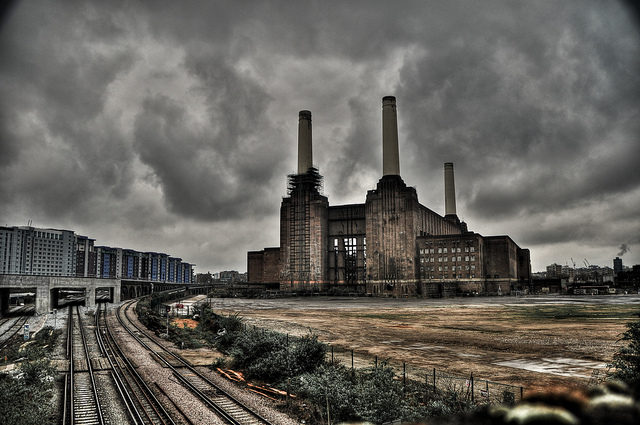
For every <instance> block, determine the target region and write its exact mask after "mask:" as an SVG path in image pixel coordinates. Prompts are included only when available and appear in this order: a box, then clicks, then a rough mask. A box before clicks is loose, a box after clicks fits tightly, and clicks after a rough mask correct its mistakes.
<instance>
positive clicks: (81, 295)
mask: <svg viewBox="0 0 640 425" xmlns="http://www.w3.org/2000/svg"><path fill="white" fill-rule="evenodd" d="M70 305H82V306H85V305H86V290H85V289H84V288H54V289H52V290H51V307H53V308H61V307H67V306H70Z"/></svg>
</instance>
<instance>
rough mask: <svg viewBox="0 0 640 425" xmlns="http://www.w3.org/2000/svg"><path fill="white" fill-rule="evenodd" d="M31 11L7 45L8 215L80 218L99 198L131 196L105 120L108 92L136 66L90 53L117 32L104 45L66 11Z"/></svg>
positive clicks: (5, 35)
mask: <svg viewBox="0 0 640 425" xmlns="http://www.w3.org/2000/svg"><path fill="white" fill-rule="evenodd" d="M31 6H33V7H34V8H33V9H32V10H25V9H24V8H21V7H17V8H16V10H15V14H13V15H12V16H11V20H10V21H9V22H8V24H7V26H6V27H5V28H3V31H2V37H1V38H0V40H1V41H0V52H2V61H1V63H2V65H0V72H1V73H2V75H3V78H2V83H0V90H1V92H2V96H1V98H2V100H0V102H1V104H2V108H1V109H2V113H1V116H2V124H3V125H2V136H3V140H2V160H1V161H0V162H2V163H3V164H4V167H3V168H2V169H0V176H2V184H1V185H0V196H1V197H2V198H3V199H4V200H5V201H6V202H3V207H4V208H3V209H2V210H3V211H2V212H4V213H6V212H7V209H8V208H11V207H12V202H20V203H23V205H25V206H26V207H27V208H28V209H36V210H38V209H40V208H41V207H42V206H43V205H46V209H47V211H48V214H50V215H51V216H52V217H60V216H65V215H72V216H78V217H79V216H81V215H82V214H80V213H79V208H78V207H82V206H83V204H84V203H85V202H87V205H88V203H89V202H90V201H91V200H92V197H93V196H95V195H100V196H104V195H114V196H118V195H121V194H122V193H123V191H125V190H126V185H125V183H124V182H125V181H126V180H127V176H128V173H129V170H128V159H127V152H126V151H127V149H126V147H125V146H124V144H123V143H122V140H121V138H120V137H118V136H119V134H118V133H119V131H118V129H117V128H116V127H115V126H114V124H113V123H111V122H109V121H106V120H103V119H101V118H100V114H101V112H102V109H103V106H104V102H105V93H106V91H107V88H108V86H109V84H110V83H111V82H112V81H113V80H114V79H115V78H116V77H117V75H118V74H120V73H122V72H124V71H126V70H127V69H128V68H129V67H130V66H131V64H132V62H133V60H134V59H133V55H132V53H131V52H130V51H129V50H128V49H127V48H126V47H121V48H114V49H111V51H109V52H105V53H103V52H100V51H97V50H96V49H95V48H94V46H92V45H91V40H92V39H95V37H100V40H101V42H103V43H109V42H110V41H116V39H115V36H116V35H117V31H112V32H111V33H110V34H109V37H108V38H105V37H107V34H106V33H105V32H104V31H102V32H101V33H100V34H95V29H96V28H99V25H96V26H94V25H91V24H93V23H95V22H86V21H85V20H84V19H83V18H84V17H85V16H84V15H82V14H80V16H78V15H77V14H75V15H74V13H72V10H71V9H68V10H65V9H64V8H63V7H62V5H58V6H53V5H50V4H45V5H42V6H43V7H44V10H43V9H38V8H37V7H35V5H31ZM68 6H69V7H71V6H70V5H68ZM27 9H28V7H27ZM45 16H46V19H43V20H42V21H38V20H37V19H35V20H34V17H37V18H43V17H45ZM63 23H67V24H68V25H62V24H63Z"/></svg>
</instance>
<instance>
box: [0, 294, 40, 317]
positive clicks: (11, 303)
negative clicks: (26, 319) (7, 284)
mask: <svg viewBox="0 0 640 425" xmlns="http://www.w3.org/2000/svg"><path fill="white" fill-rule="evenodd" d="M35 311H36V288H35V287H34V288H3V289H0V317H10V316H25V315H33V314H35Z"/></svg>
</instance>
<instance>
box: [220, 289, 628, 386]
mask: <svg viewBox="0 0 640 425" xmlns="http://www.w3.org/2000/svg"><path fill="white" fill-rule="evenodd" d="M511 300H513V299H509V298H503V299H499V300H498V301H496V299H482V298H478V299H474V300H473V301H472V302H473V303H471V302H469V301H468V300H461V301H457V300H455V299H454V300H446V301H439V302H429V301H428V300H409V301H406V302H403V301H400V300H388V301H385V300H368V299H367V300H363V299H358V300H349V299H342V300H340V299H327V300H326V301H325V302H324V303H323V301H322V300H321V299H317V298H316V299H313V300H311V301H310V300H309V299H304V298H302V299H293V300H292V299H284V300H235V299H234V300H230V299H226V300H216V301H215V304H214V308H216V310H217V311H218V312H222V313H225V314H228V313H239V314H240V315H241V316H242V317H244V319H245V321H246V322H247V324H249V325H256V326H260V327H267V328H271V329H274V330H278V331H281V332H286V333H291V334H303V333H307V332H309V330H312V331H313V332H314V333H316V334H318V335H319V337H320V339H321V340H322V341H325V342H328V343H330V344H331V345H333V346H334V347H338V348H340V347H341V348H344V349H354V350H355V351H356V352H357V358H356V366H358V365H360V366H364V365H370V364H371V363H370V362H372V361H373V359H374V357H375V356H378V357H379V358H380V359H385V358H386V359H390V360H391V363H392V364H393V363H395V364H396V365H399V364H401V363H402V362H403V361H404V362H407V364H408V365H410V366H409V370H410V372H411V373H412V374H413V375H414V376H420V375H422V376H424V374H425V373H427V372H428V371H430V370H432V368H433V367H435V368H437V369H438V370H447V371H449V372H451V373H457V374H460V375H467V376H468V375H469V374H470V373H471V372H473V373H474V376H476V377H477V378H480V379H489V380H492V381H497V382H502V383H508V384H513V385H518V386H524V387H526V388H527V389H529V390H536V389H543V388H549V387H551V386H553V387H576V386H579V385H583V384H586V383H587V382H588V381H589V378H590V377H591V376H592V373H593V371H594V370H596V371H598V372H596V373H600V374H602V372H603V369H602V367H603V366H604V364H606V363H607V362H608V361H609V360H610V359H611V357H612V355H613V353H614V352H615V350H616V349H617V347H618V342H617V339H618V336H619V334H620V333H621V332H623V331H624V329H625V327H624V326H625V323H626V322H627V321H630V320H632V319H633V314H634V313H635V312H637V311H639V310H640V306H639V305H638V304H637V302H638V301H639V300H637V299H635V298H629V300H631V301H630V302H628V303H627V302H625V301H626V300H623V301H622V302H618V303H611V302H609V301H608V300H606V299H605V301H604V302H600V301H598V300H594V299H591V300H590V299H588V298H581V299H574V300H571V299H570V300H568V301H565V302H563V301H557V303H556V302H554V303H539V302H538V301H535V300H536V299H533V300H534V301H532V302H531V303H526V302H522V301H519V302H518V303H513V301H511ZM576 300H577V301H578V302H576ZM343 358H344V356H343ZM348 362H350V358H349V359H348ZM505 362H506V363H507V364H510V365H512V366H515V367H509V366H505V365H504V363H505ZM498 363H502V364H503V365H499V364H498ZM522 367H525V368H528V369H534V370H526V369H523V368H522ZM563 374H565V375H567V376H563Z"/></svg>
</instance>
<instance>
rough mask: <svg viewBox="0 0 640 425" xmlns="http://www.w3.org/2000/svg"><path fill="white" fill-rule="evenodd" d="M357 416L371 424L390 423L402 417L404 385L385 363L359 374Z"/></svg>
mask: <svg viewBox="0 0 640 425" xmlns="http://www.w3.org/2000/svg"><path fill="white" fill-rule="evenodd" d="M356 393H357V394H358V397H357V398H356V403H355V411H356V415H357V416H358V417H359V418H361V419H364V420H366V421H369V422H374V423H382V422H389V421H393V420H396V419H400V418H401V417H402V412H403V405H404V397H403V394H402V384H401V383H400V382H399V381H397V380H396V379H395V372H394V371H393V369H392V368H391V367H389V366H388V365H387V364H386V363H385V362H383V363H382V364H381V365H380V366H378V367H374V368H369V369H365V370H363V371H361V372H360V373H359V374H358V378H357V383H356Z"/></svg>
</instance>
